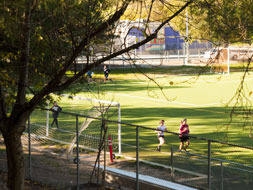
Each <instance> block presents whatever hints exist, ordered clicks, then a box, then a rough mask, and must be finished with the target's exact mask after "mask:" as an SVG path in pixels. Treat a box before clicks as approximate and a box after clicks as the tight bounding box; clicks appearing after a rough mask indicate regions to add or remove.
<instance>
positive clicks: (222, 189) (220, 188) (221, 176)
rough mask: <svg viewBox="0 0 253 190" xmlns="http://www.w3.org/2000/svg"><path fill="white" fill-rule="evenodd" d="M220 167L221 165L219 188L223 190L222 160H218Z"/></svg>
mask: <svg viewBox="0 0 253 190" xmlns="http://www.w3.org/2000/svg"><path fill="white" fill-rule="evenodd" d="M220 167H221V176H220V177H221V188H220V189H221V190H223V162H222V161H221V162H220Z"/></svg>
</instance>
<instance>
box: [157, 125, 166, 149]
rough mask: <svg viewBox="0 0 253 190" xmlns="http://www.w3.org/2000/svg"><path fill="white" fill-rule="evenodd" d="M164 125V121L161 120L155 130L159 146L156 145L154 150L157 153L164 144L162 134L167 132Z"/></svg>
mask: <svg viewBox="0 0 253 190" xmlns="http://www.w3.org/2000/svg"><path fill="white" fill-rule="evenodd" d="M164 123H165V122H164V120H161V121H160V125H159V126H158V127H157V128H156V132H157V137H158V140H159V144H158V146H157V148H156V150H157V151H159V152H160V151H161V147H162V145H163V144H164V143H165V140H164V132H165V131H167V128H166V126H165V124H164Z"/></svg>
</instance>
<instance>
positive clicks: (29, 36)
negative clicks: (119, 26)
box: [0, 0, 193, 189]
mask: <svg viewBox="0 0 253 190" xmlns="http://www.w3.org/2000/svg"><path fill="white" fill-rule="evenodd" d="M132 2H136V1H131V0H122V1H115V0H98V1H92V0H88V1H82V0H73V1H60V0H45V1H37V0H20V1H7V0H3V1H1V2H0V5H1V6H0V10H1V11H0V14H1V19H0V39H1V42H0V50H1V51H0V60H1V61H0V67H1V71H0V72H1V75H0V79H1V80H0V131H1V133H2V135H3V138H4V142H5V146H6V153H7V160H8V161H7V162H8V163H7V165H8V188H9V189H23V186H24V156H23V150H22V143H21V136H22V133H23V132H24V130H25V129H26V121H27V120H28V117H29V115H30V114H31V113H32V112H33V110H34V109H35V107H36V106H37V105H39V104H42V103H43V102H45V100H46V99H49V98H50V93H57V92H60V91H61V90H63V89H66V88H68V87H69V86H70V85H71V84H73V83H75V82H76V81H77V80H78V79H80V78H81V77H82V76H83V75H84V74H85V73H86V72H87V71H88V70H90V69H91V68H94V67H98V66H99V65H101V64H102V63H103V62H105V61H107V60H110V59H111V58H114V57H116V56H119V55H121V54H124V53H127V52H129V51H130V50H132V49H135V48H138V47H139V46H141V45H143V44H145V43H147V42H149V41H150V40H152V39H154V38H155V37H156V36H157V33H158V31H159V30H160V29H161V28H162V27H163V26H164V25H165V24H166V23H168V22H169V21H170V20H172V19H173V18H175V17H176V16H177V15H179V13H180V12H182V11H183V10H184V9H185V8H186V7H187V6H189V5H190V4H191V3H192V2H193V1H192V0H188V1H186V2H185V3H184V4H183V5H182V6H180V7H178V8H177V10H176V11H175V12H173V13H172V14H170V15H169V16H168V17H167V18H166V19H165V18H164V19H163V22H162V23H161V24H160V25H159V26H158V27H157V29H156V30H155V31H154V32H153V33H151V34H150V35H147V36H146V38H145V39H144V40H143V41H141V42H138V43H135V44H133V45H131V46H129V47H125V48H122V49H120V50H118V51H116V52H113V53H109V54H107V55H105V56H103V57H101V58H97V59H94V60H92V61H91V62H87V64H85V66H84V67H83V68H82V69H81V70H79V71H76V72H75V73H74V75H73V76H68V75H67V74H66V73H67V71H69V70H70V69H72V68H73V67H74V66H75V60H76V58H77V57H78V56H80V55H81V54H82V52H83V50H89V49H90V47H93V49H98V44H101V41H104V39H105V38H107V37H109V36H112V35H111V32H112V31H113V29H114V28H115V24H116V22H117V21H118V20H119V19H120V18H121V16H122V15H123V14H124V12H125V11H126V9H127V7H128V6H129V4H130V3H132ZM153 2H154V1H151V4H152V3H153ZM151 7H152V6H151ZM151 12H152V8H151V9H149V14H148V15H150V13H151ZM123 47H124V46H123Z"/></svg>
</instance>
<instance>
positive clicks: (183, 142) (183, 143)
mask: <svg viewBox="0 0 253 190" xmlns="http://www.w3.org/2000/svg"><path fill="white" fill-rule="evenodd" d="M189 133H190V130H189V125H188V124H187V119H186V118H185V119H183V120H182V121H181V122H180V128H179V139H180V145H179V151H180V152H181V151H182V149H183V150H185V151H186V152H188V151H187V148H188V146H189V145H190V138H189Z"/></svg>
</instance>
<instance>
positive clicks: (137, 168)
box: [135, 126, 139, 190]
mask: <svg viewBox="0 0 253 190" xmlns="http://www.w3.org/2000/svg"><path fill="white" fill-rule="evenodd" d="M135 129H136V190H139V127H138V126H136V128H135Z"/></svg>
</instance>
